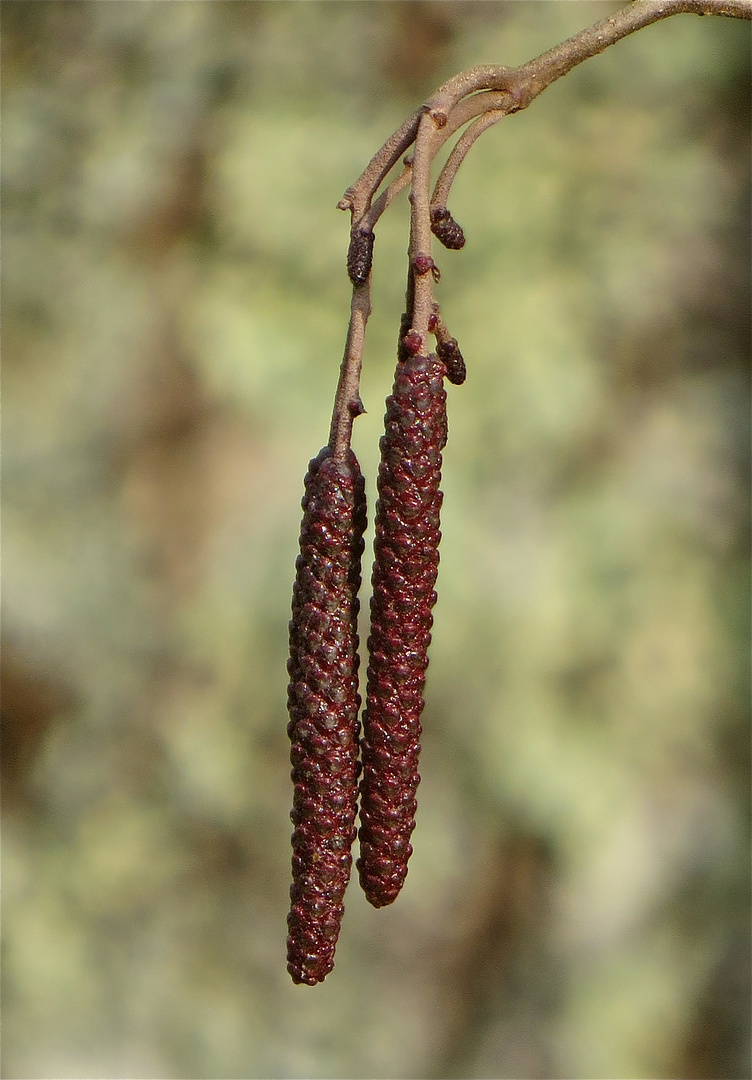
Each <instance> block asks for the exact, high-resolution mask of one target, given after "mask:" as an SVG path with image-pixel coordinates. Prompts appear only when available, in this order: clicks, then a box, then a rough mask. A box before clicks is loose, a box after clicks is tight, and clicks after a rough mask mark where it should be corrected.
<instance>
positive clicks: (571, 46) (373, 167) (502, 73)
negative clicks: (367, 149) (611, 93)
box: [337, 0, 752, 223]
mask: <svg viewBox="0 0 752 1080" xmlns="http://www.w3.org/2000/svg"><path fill="white" fill-rule="evenodd" d="M680 14H694V15H722V16H727V17H729V18H736V19H752V0H633V2H632V3H631V4H630V5H629V6H628V7H624V8H620V9H619V10H618V11H616V12H614V13H613V14H612V15H609V16H608V17H607V18H605V19H601V20H600V21H599V22H597V23H595V24H594V25H593V26H590V27H587V28H586V29H584V30H580V31H579V32H578V33H576V34H574V35H573V36H572V37H570V38H568V39H567V40H566V41H563V42H562V43H561V44H560V45H556V46H554V48H552V49H549V50H548V51H547V52H545V53H542V54H541V55H540V56H538V57H536V58H535V59H534V60H530V61H528V63H526V64H522V65H521V66H520V67H516V68H510V67H503V66H496V65H488V64H486V65H481V66H479V67H473V68H469V69H468V70H467V71H463V72H460V73H459V74H458V75H455V76H454V77H453V78H451V79H449V80H448V81H447V82H445V83H444V84H443V85H442V86H440V87H439V88H438V90H436V91H435V93H433V94H432V95H431V96H430V97H429V98H428V100H427V101H426V103H425V104H424V105H423V106H422V107H421V108H420V109H418V110H417V111H416V112H415V113H413V114H412V116H410V117H408V119H407V120H406V121H405V122H404V124H402V126H401V127H400V128H398V130H397V131H395V132H394V134H393V135H391V136H390V137H389V139H387V141H386V142H385V143H384V145H383V146H382V147H381V149H380V150H378V151H377V153H376V154H374V156H373V158H372V159H371V161H370V162H369V163H368V165H367V166H366V168H365V170H364V172H363V173H362V174H361V176H359V177H358V179H357V180H356V181H355V183H354V184H352V185H351V186H350V187H349V188H348V189H347V191H346V192H345V194H344V195H343V197H342V199H341V200H340V202H339V203H338V204H337V205H338V206H339V207H340V209H342V210H351V211H352V215H353V222H355V223H357V222H358V221H359V220H360V218H361V217H362V216H363V214H364V213H365V211H366V210H367V209H368V207H369V206H370V205H371V200H372V198H373V195H374V193H375V192H376V191H377V189H378V187H379V185H380V184H381V182H382V180H383V179H384V177H385V176H386V175H387V173H388V172H389V171H390V170H391V168H392V167H393V166H394V165H395V164H396V163H397V161H398V160H399V158H400V155H401V154H403V153H404V152H405V150H407V149H408V147H409V146H411V145H412V143H413V142H414V141H415V137H416V135H417V132H418V127H419V124H420V119H421V116H422V114H423V113H424V112H430V113H432V114H433V116H434V118H435V119H436V120H437V121H438V124H437V126H440V124H441V118H443V119H444V121H445V122H446V121H449V119H450V115H451V113H452V110H453V109H454V108H455V106H456V105H457V103H458V102H459V101H461V100H462V99H463V98H465V97H467V96H468V95H471V94H475V93H477V92H478V91H481V90H497V91H498V90H501V91H506V92H507V93H508V94H509V95H510V97H511V99H512V102H513V106H512V107H510V108H509V109H508V111H509V112H518V111H520V110H521V109H526V108H527V106H528V105H529V104H530V103H531V102H532V101H533V100H534V99H535V98H536V97H537V96H538V95H539V94H540V93H541V92H542V91H543V90H545V89H546V87H547V86H550V85H551V83H553V82H555V81H556V80H557V79H560V78H561V77H562V75H566V74H567V72H569V71H571V70H572V68H574V67H576V66H577V65H578V64H581V63H582V62H583V61H584V60H588V59H589V58H590V57H591V56H596V55H597V54H598V53H601V52H603V51H604V50H605V49H607V48H608V47H609V46H610V45H614V44H615V43H616V42H617V41H620V40H621V39H622V38H625V37H627V36H628V35H629V34H633V33H635V32H636V31H637V30H641V29H643V28H644V27H646V26H649V25H650V24H651V23H655V22H660V21H661V20H662V19H666V18H668V17H669V16H671V15H680ZM458 126H459V125H458Z"/></svg>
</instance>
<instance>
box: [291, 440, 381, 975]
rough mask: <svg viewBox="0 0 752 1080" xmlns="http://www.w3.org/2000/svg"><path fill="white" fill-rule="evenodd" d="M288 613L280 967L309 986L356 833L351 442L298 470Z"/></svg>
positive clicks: (358, 481) (357, 481)
mask: <svg viewBox="0 0 752 1080" xmlns="http://www.w3.org/2000/svg"><path fill="white" fill-rule="evenodd" d="M302 507H303V522H302V525H301V532H300V554H299V556H298V559H297V562H296V571H297V574H296V580H295V585H294V587H293V600H292V619H291V621H290V659H289V661H288V673H289V676H290V683H289V686H288V710H289V714H290V722H289V724H288V728H287V731H288V735H289V736H290V741H291V743H292V747H291V752H290V759H291V762H292V766H293V768H292V779H293V783H294V785H295V790H294V798H293V809H292V813H291V815H290V816H291V818H292V821H293V825H294V831H293V835H292V846H293V856H292V871H293V883H292V886H291V888H290V914H289V916H288V920H287V922H288V938H287V959H288V964H287V970H288V971H289V972H290V975H291V976H292V979H293V982H296V983H301V982H303V983H308V984H309V985H314V984H315V983H318V982H321V980H322V979H323V978H325V976H326V975H327V974H328V973H329V972H330V971H331V970H332V967H333V966H334V949H335V946H336V943H337V937H338V935H339V929H340V922H341V919H342V914H343V912H344V906H343V897H344V892H345V888H346V887H347V883H348V881H349V878H350V869H351V866H352V856H351V854H350V848H351V846H352V842H353V840H354V839H355V831H356V830H355V817H356V812H357V782H358V772H359V768H360V766H359V763H358V735H359V723H358V709H359V708H360V696H359V694H358V635H357V618H358V607H359V601H358V598H357V594H358V589H359V587H360V559H361V555H362V553H363V531H364V529H365V524H366V501H365V485H364V481H363V477H362V476H361V473H360V468H359V466H358V462H357V460H356V458H355V455H354V454H353V453H352V451H349V452H348V457H347V460H346V461H344V462H341V461H338V460H336V459H335V458H334V457H333V456H332V454H331V451H330V450H329V448H328V447H325V448H324V449H323V450H322V451H321V452H320V453H319V454H318V456H317V457H315V458H314V459H313V460H312V461H311V463H310V465H309V469H308V473H307V475H306V478H305V494H304V496H303V502H302Z"/></svg>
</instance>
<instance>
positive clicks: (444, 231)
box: [431, 206, 465, 251]
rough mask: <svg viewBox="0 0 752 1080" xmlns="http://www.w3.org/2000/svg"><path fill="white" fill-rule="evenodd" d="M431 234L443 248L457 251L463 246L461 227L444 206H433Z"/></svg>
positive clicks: (463, 235)
mask: <svg viewBox="0 0 752 1080" xmlns="http://www.w3.org/2000/svg"><path fill="white" fill-rule="evenodd" d="M431 232H432V233H433V235H434V236H435V237H436V239H437V240H440V241H441V243H442V244H443V245H444V247H445V248H450V249H451V250H452V251H459V250H460V248H463V247H464V246H465V234H464V232H463V231H462V226H461V225H460V224H459V222H457V221H455V220H454V218H453V217H452V215H451V214H450V213H449V211H448V210H447V208H446V206H435V207H434V208H433V210H432V211H431Z"/></svg>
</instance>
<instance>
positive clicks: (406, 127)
mask: <svg viewBox="0 0 752 1080" xmlns="http://www.w3.org/2000/svg"><path fill="white" fill-rule="evenodd" d="M679 14H695V15H721V16H727V17H729V18H737V19H752V0H632V3H631V4H629V5H628V6H627V7H623V8H620V9H619V10H618V11H616V12H614V13H613V14H612V15H609V16H608V17H607V18H605V19H601V20H600V21H599V22H597V23H595V24H594V25H593V26H590V27H587V28H586V29H584V30H580V31H579V32H578V33H577V34H574V35H573V36H572V37H570V38H568V39H567V40H566V41H563V42H561V44H559V45H556V46H554V47H553V48H552V49H549V50H548V51H547V52H545V53H542V54H541V55H540V56H538V57H536V58H535V59H534V60H530V61H528V62H527V63H526V64H522V65H520V66H519V67H516V68H510V67H503V66H496V65H482V66H479V67H473V68H469V69H468V70H467V71H463V72H460V73H459V74H458V75H455V76H454V77H453V78H451V79H449V80H448V81H447V82H445V83H444V84H443V85H442V86H440V87H439V88H438V90H436V91H435V93H433V94H432V95H431V96H430V97H429V98H428V100H427V101H426V102H425V104H424V105H422V106H421V108H420V109H417V110H416V111H415V112H414V113H413V114H412V115H411V116H409V117H408V118H407V119H406V120H405V122H404V123H403V124H402V125H401V127H399V128H398V129H397V131H395V132H394V134H393V135H391V136H390V137H389V138H388V139H387V141H386V142H385V143H384V145H383V146H382V147H381V148H380V149H379V150H378V151H377V152H376V153H375V154H374V156H373V157H372V158H371V160H370V162H369V163H368V165H367V166H366V168H365V170H364V171H363V173H362V174H361V175H360V176H359V177H358V179H357V180H356V181H355V183H354V184H352V185H351V186H350V187H349V188H348V189H347V191H346V192H345V193H344V195H343V196H342V198H341V199H340V201H339V203H338V204H337V205H338V206H339V208H340V209H342V210H350V212H351V215H352V217H351V221H352V228H353V229H355V228H365V229H372V228H373V225H374V224H375V222H376V221H377V220H378V218H379V216H380V215H381V214H382V213H383V212H384V210H385V209H386V207H387V206H388V205H389V204H390V203H391V202H392V200H393V199H394V198H395V196H396V195H397V194H398V193H399V192H400V191H401V190H402V189H403V188H404V187H406V186H407V184H408V183H411V184H412V188H413V192H412V195H413V205H412V208H411V240H410V256H411V259H414V258H415V256H416V255H418V254H425V255H426V256H428V257H429V258H430V250H431V233H430V207H431V206H434V207H435V206H437V205H445V202H442V198H444V199H445V196H446V194H447V193H448V190H449V187H450V186H451V183H452V181H453V179H454V176H455V175H456V173H457V170H458V169H459V166H460V165H461V163H462V161H463V160H464V157H465V155H466V154H467V152H468V150H469V149H470V147H471V146H472V144H473V143H474V142H475V140H476V139H477V138H478V136H479V135H480V134H481V133H482V132H483V131H485V130H487V128H488V127H490V126H491V125H492V124H493V123H495V122H497V121H498V120H500V119H501V118H502V117H503V116H505V115H508V114H509V113H512V112H519V111H520V110H522V109H526V108H527V107H528V105H530V103H531V102H532V101H534V100H535V98H536V97H538V95H539V94H541V93H542V92H543V90H545V89H546V87H548V86H550V85H551V83H553V82H555V81H556V80H557V79H560V78H561V77H562V76H563V75H566V74H567V72H569V71H571V70H572V68H574V67H576V66H577V65H578V64H581V63H582V62H583V61H584V60H588V59H589V58H590V57H592V56H596V55H597V54H598V53H601V52H603V51H604V50H605V49H607V48H608V47H609V46H610V45H614V44H615V43H616V42H617V41H620V40H621V39H622V38H625V37H627V36H629V35H630V34H633V33H635V31H637V30H641V29H643V28H644V27H646V26H649V25H650V24H651V23H655V22H659V21H661V20H663V19H666V18H668V17H669V16H672V15H679ZM476 118H477V120H476ZM471 120H476V123H475V124H473V126H472V127H471V128H469V129H468V130H467V131H466V132H465V133H464V134H463V135H462V136H461V137H460V139H459V140H458V142H457V145H456V147H455V149H454V151H453V153H452V154H451V155H450V157H449V159H448V161H447V163H446V165H445V167H444V170H443V172H442V174H441V176H440V177H439V180H438V182H437V188H436V189H435V191H434V197H433V199H432V200H429V199H428V196H427V194H426V193H427V191H428V180H427V177H428V174H429V172H430V165H431V161H432V159H433V157H434V156H435V154H436V152H437V151H438V150H439V148H440V147H441V146H442V145H443V143H444V142H445V141H446V139H447V138H448V137H449V136H450V135H451V134H452V133H453V132H454V131H457V130H458V129H459V128H460V127H462V126H463V125H464V124H466V123H468V122H470V121H471ZM418 140H419V141H420V146H418V145H416V148H415V152H414V154H413V163H412V165H411V166H407V167H406V168H405V169H404V170H403V172H402V173H401V174H400V175H399V176H398V177H397V178H396V179H395V180H393V181H392V183H391V184H390V185H389V186H388V187H387V188H386V189H385V190H384V191H383V192H382V194H381V195H380V196H379V198H378V200H376V201H375V202H374V201H373V200H374V195H375V194H376V192H377V191H378V189H379V187H380V186H381V183H382V181H383V180H384V179H385V178H386V176H387V175H388V174H389V172H390V171H391V170H392V168H393V167H394V166H395V165H396V164H397V162H398V161H399V159H400V157H401V156H402V155H403V154H404V153H405V151H406V150H407V149H408V148H409V147H410V146H411V145H412V144H413V143H414V142H416V143H417V141H418ZM416 158H417V166H416ZM416 167H417V168H419V169H420V174H419V177H418V179H416V175H415V173H416ZM416 200H417V204H416ZM415 284H416V286H417V289H416V295H415V305H414V311H413V327H414V328H415V329H416V330H417V331H418V332H420V333H423V334H425V332H426V327H427V320H428V316H429V315H430V312H431V302H432V294H433V284H432V279H431V276H430V275H428V274H423V275H418V277H417V279H416V282H415ZM370 310H371V307H370V291H369V283H368V281H366V282H365V283H363V284H358V285H356V286H355V288H354V290H353V299H352V309H351V316H350V329H349V331H348V337H347V346H346V349H345V356H344V359H343V361H342V368H341V371H340V380H339V385H338V388H337V395H336V399H335V404H334V414H333V417H332V427H331V435H330V443H329V445H330V446H331V447H332V450H333V452H334V454H335V455H336V456H337V457H338V458H340V460H341V459H342V458H343V456H344V454H345V452H346V449H347V447H348V446H349V440H350V435H351V432H352V422H353V418H354V417H355V416H357V415H358V413H359V412H361V411H362V409H363V406H362V404H361V402H360V396H359V392H358V386H359V379H360V368H361V363H362V355H363V341H364V336H365V325H366V321H367V319H368V315H369V314H370Z"/></svg>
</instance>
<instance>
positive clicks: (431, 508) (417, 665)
mask: <svg viewBox="0 0 752 1080" xmlns="http://www.w3.org/2000/svg"><path fill="white" fill-rule="evenodd" d="M400 356H401V358H400V360H399V362H398V365H397V374H396V377H395V382H394V389H393V392H392V395H391V396H390V397H389V398H388V399H387V411H386V432H385V434H384V435H383V437H382V439H381V465H380V467H379V476H378V491H379V501H378V503H377V506H376V538H375V541H374V554H375V561H374V570H373V597H372V600H371V636H370V638H369V640H368V648H369V654H370V655H369V665H368V696H367V707H366V711H365V713H364V716H363V741H362V758H363V777H362V780H361V785H360V798H361V805H360V822H361V826H360V833H359V836H360V858H359V859H358V870H359V874H360V883H361V885H362V887H363V889H364V891H365V894H366V896H367V898H368V900H369V901H370V902H371V903H372V904H373V905H374V906H375V907H382V906H384V905H385V904H390V903H391V902H392V901H393V900H394V899H395V897H396V896H397V894H398V893H399V891H400V889H401V888H402V884H403V882H404V880H405V876H406V874H407V861H408V859H409V857H410V855H411V854H412V847H411V846H410V843H409V840H410V834H411V833H412V831H413V828H414V827H415V808H416V801H415V792H416V789H417V786H418V783H419V781H420V777H419V775H418V770H417V765H418V754H419V751H420V733H421V725H420V714H421V711H422V709H423V686H424V683H425V670H426V667H427V665H428V657H427V650H428V645H429V642H430V640H431V626H432V623H433V617H432V615H431V609H432V607H433V605H434V603H435V601H436V593H435V592H434V584H435V582H436V574H437V571H438V566H439V550H438V547H439V540H440V538H441V533H440V531H439V512H440V509H441V501H442V493H441V490H440V488H439V485H440V482H441V451H442V449H443V447H444V444H445V443H446V433H447V425H446V392H445V390H444V387H443V376H444V374H445V368H444V365H443V363H442V362H441V360H439V358H438V357H437V356H436V355H435V354H432V355H430V356H419V355H416V356H409V355H407V356H405V354H404V352H401V354H400Z"/></svg>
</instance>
